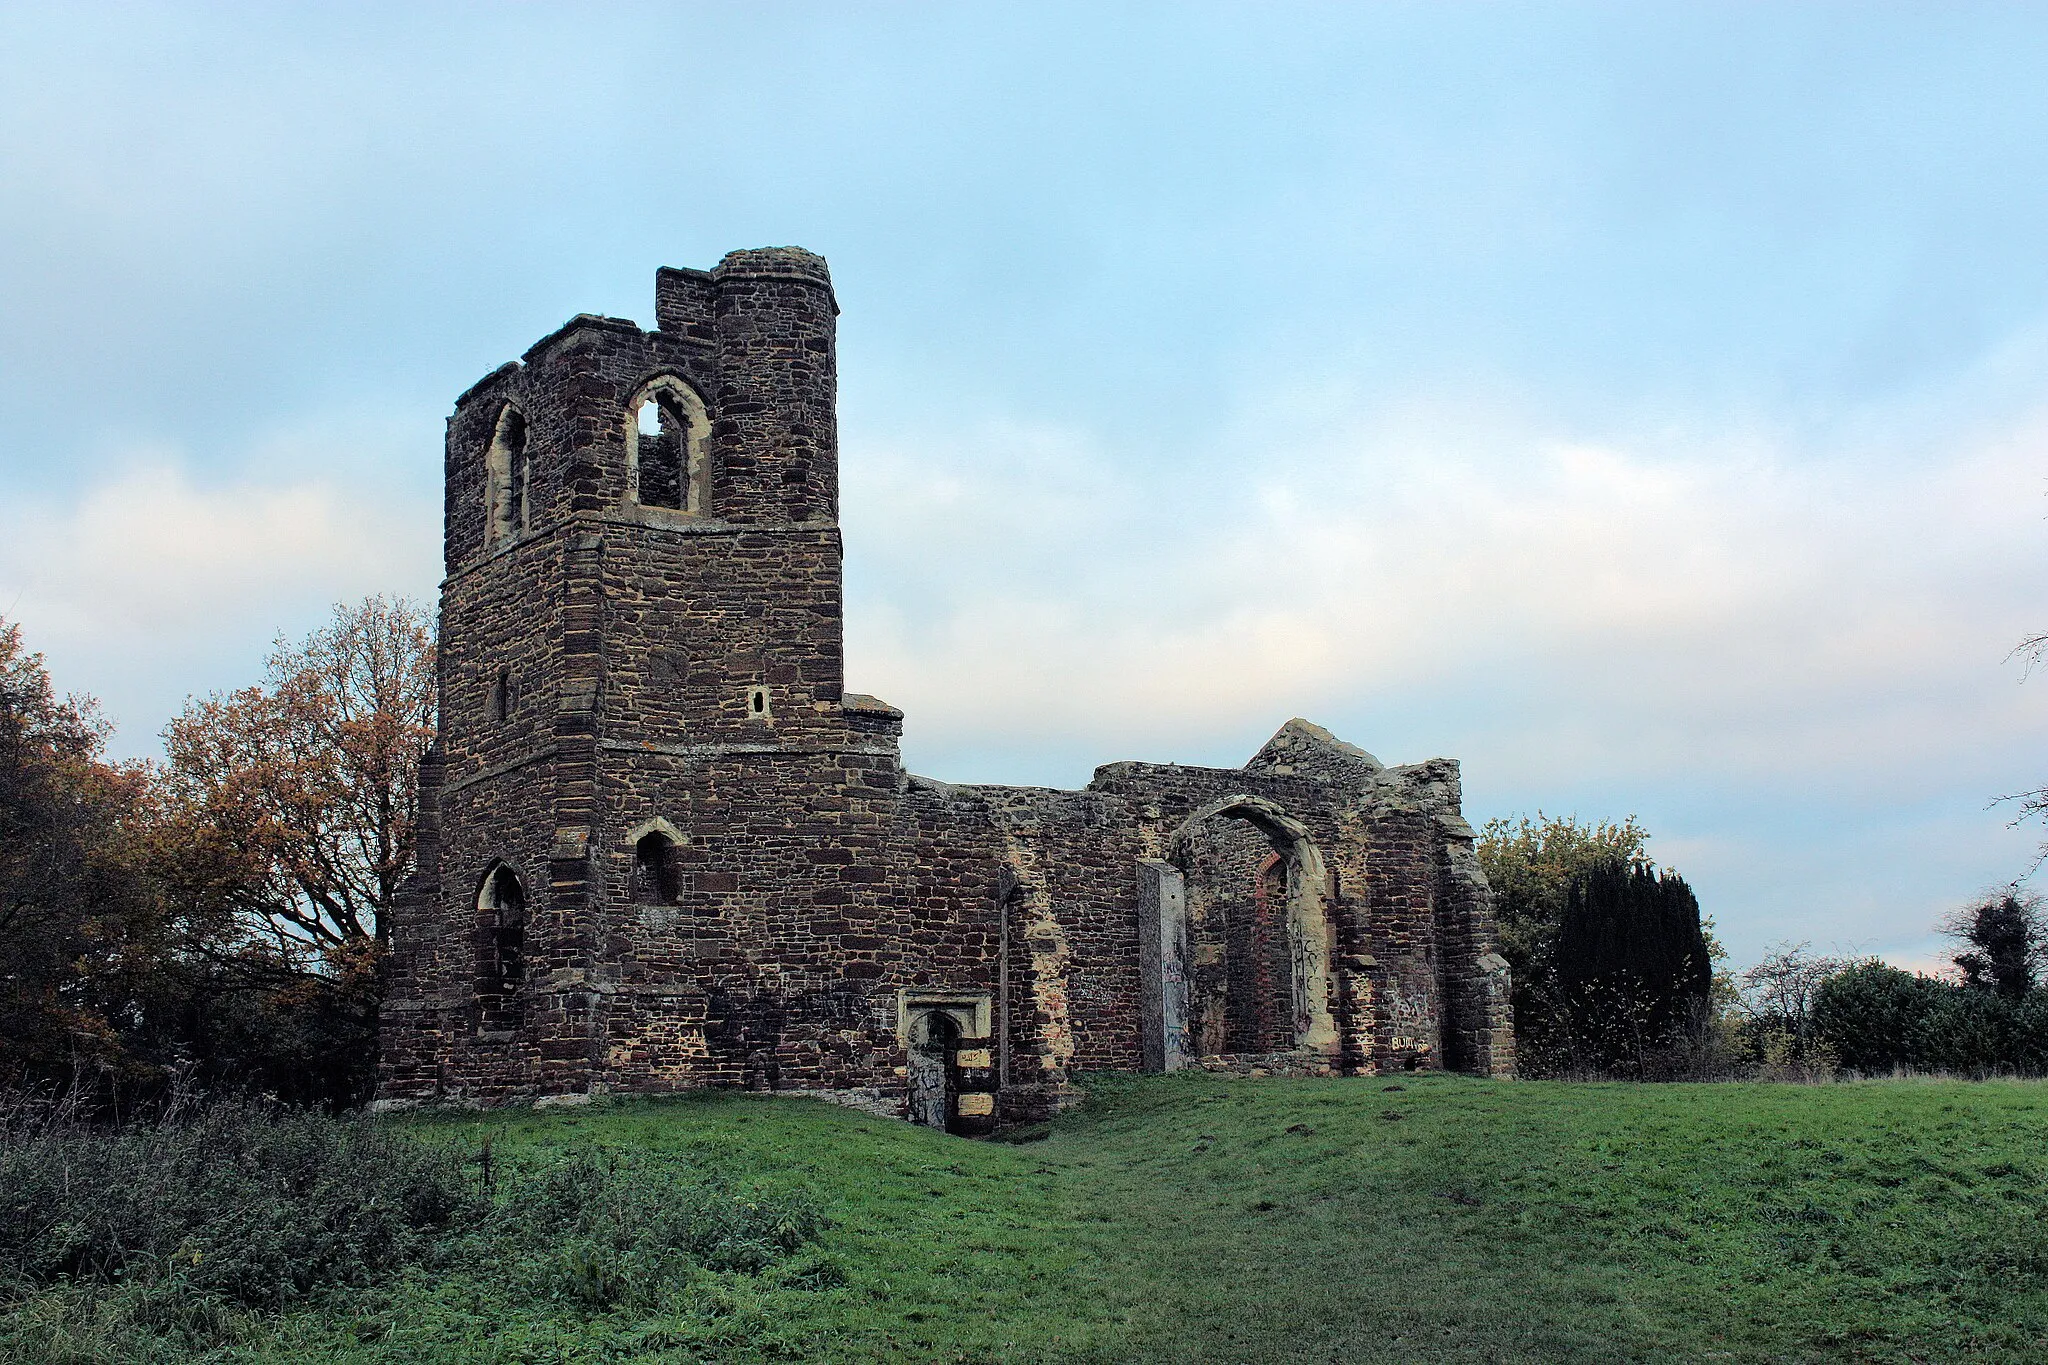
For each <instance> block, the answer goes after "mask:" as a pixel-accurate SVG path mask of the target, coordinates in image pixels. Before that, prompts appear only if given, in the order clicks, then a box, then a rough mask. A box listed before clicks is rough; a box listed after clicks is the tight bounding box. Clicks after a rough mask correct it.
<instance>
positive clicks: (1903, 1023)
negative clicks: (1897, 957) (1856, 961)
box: [1813, 962, 1941, 1073]
mask: <svg viewBox="0 0 2048 1365" xmlns="http://www.w3.org/2000/svg"><path fill="white" fill-rule="evenodd" d="M1940 988H1941V983H1940V982H1938V981H1929V980H1928V979H1927V978H1925V977H1920V976H1915V975H1913V974H1912V973H1911V972H1902V971H1900V970H1899V969H1898V968H1897V967H1891V966H1887V965H1886V964H1884V963H1882V962H1866V963H1863V964H1861V965H1859V966H1855V967H1851V968H1849V969H1848V970H1847V971H1844V972H1841V973H1839V974H1838V975H1836V976H1832V977H1829V978H1828V979H1827V980H1826V981H1825V982H1823V983H1822V984H1821V988H1820V990H1819V992H1818V993H1817V994H1816V995H1815V997H1814V1002H1813V1026H1814V1030H1815V1032H1817V1033H1818V1034H1819V1035H1820V1037H1821V1040H1822V1041H1823V1042H1825V1043H1826V1044H1827V1045H1828V1046H1829V1047H1831V1048H1833V1049H1834V1051H1835V1056H1836V1057H1837V1058H1838V1059H1839V1060H1840V1061H1841V1064H1842V1065H1843V1066H1846V1067H1850V1068H1852V1069H1853V1070H1857V1071H1862V1072H1867V1073H1879V1072H1889V1071H1891V1070H1893V1069H1895V1068H1897V1067H1902V1066H1918V1065H1920V1062H1919V1060H1918V1058H1919V1056H1920V1053H1921V1050H1922V1048H1923V1047H1924V1046H1925V1044H1926V1039H1927V1038H1928V1037H1929V1020H1928V1016H1929V1015H1930V1014H1931V1013H1932V1012H1933V1011H1934V1009H1935V1005H1936V1001H1935V998H1934V992H1935V991H1937V990H1939V989H1940Z"/></svg>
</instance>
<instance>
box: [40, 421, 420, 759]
mask: <svg viewBox="0 0 2048 1365" xmlns="http://www.w3.org/2000/svg"><path fill="white" fill-rule="evenodd" d="M271 453H272V454H278V453H280V452H278V451H275V450H273V451H272V452H271ZM267 463H274V464H275V465H277V466H279V467H288V468H305V467H308V464H307V463H306V462H304V461H300V460H292V459H276V460H274V461H269V462H267ZM313 467H318V466H317V465H314V466H313ZM330 467H331V466H330ZM378 492H379V494H380V496H378V497H376V498H374V499H373V498H371V497H367V496H364V495H362V494H360V493H358V492H356V491H354V490H351V489H346V488H344V487H342V486H340V485H337V484H336V483H333V482H330V481H324V480H304V481H281V480H264V479H258V478H247V477H245V478H241V479H236V480H231V481H227V482H222V483H214V484H201V483H198V482H195V480H194V479H193V478H192V476H191V474H190V473H189V471H188V470H187V468H186V466H185V464H184V463H183V462H182V461H181V460H180V459H178V458H177V457H176V456H175V455H174V454H172V453H170V452H166V451H162V450H141V451H132V452H129V453H128V454H127V455H126V456H125V457H124V458H123V459H122V460H120V461H118V462H117V463H116V464H115V466H114V469H113V471H112V472H110V473H109V474H108V475H107V476H106V477H105V478H103V479H102V480H100V481H98V482H96V483H93V484H91V485H90V486H88V487H87V488H85V489H84V491H83V492H82V493H81V494H79V495H78V496H77V497H76V498H75V499H74V500H72V501H70V502H68V503H66V502H59V501H54V500H53V501H46V502H44V503H42V504H41V505H39V506H36V507H35V508H34V510H33V512H32V513H30V514H26V515H24V514H21V513H17V514H16V515H14V516H11V517H10V518H9V521H10V534H9V535H8V537H7V538H6V540H5V542H4V544H0V608H4V610H5V614H6V615H7V616H9V617H10V618H12V619H14V620H16V621H19V622H20V623H21V625H22V627H23V630H24V633H25V634H26V635H27V637H28V641H29V643H30V645H31V647H32V648H35V649H38V650H41V651H43V652H44V653H45V654H46V655H47V656H48V657H49V660H50V665H51V670H52V673H53V674H54V675H55V677H56V679H57V682H58V685H59V686H60V687H62V688H65V689H67V690H76V691H83V692H90V693H93V694H95V695H97V696H98V697H99V698H100V700H101V701H102V703H103V704H104V706H105V708H106V710H107V712H108V714H109V716H110V718H112V719H113V720H115V722H116V723H117V725H118V726H119V730H118V731H117V735H116V750H117V752H121V753H131V754H132V753H142V752H147V751H149V750H150V749H151V748H152V736H153V735H154V732H155V730H156V729H157V727H159V726H160V725H161V724H162V723H163V722H164V721H165V720H166V719H168V718H169V716H170V715H171V714H172V713H174V712H175V711H176V710H177V709H178V707H179V706H180V705H182V703H183V701H184V699H185V697H186V696H188V695H191V694H193V693H201V692H209V691H215V690H222V689H228V688H233V687H238V686H242V685H244V684H246V683H248V682H252V681H254V680H255V677H254V665H255V663H256V661H257V660H259V659H260V658H261V656H262V654H263V653H264V651H265V650H266V648H267V647H268V645H269V643H270V641H271V640H272V639H273V638H274V637H275V636H276V635H277V634H279V633H286V634H291V633H296V632H298V631H301V630H303V629H305V628H306V627H308V626H310V625H312V624H314V623H316V622H318V621H319V620H320V619H322V618H323V617H324V616H325V614H326V612H327V609H328V607H329V605H330V604H331V603H333V602H336V601H346V600H350V599H353V598H356V597H360V596H362V595H364V594H366V593H371V592H387V593H388V592H411V593H413V594H415V595H417V594H419V593H421V592H422V590H423V589H426V588H430V587H431V585H432V583H433V582H434V564H435V560H436V555H437V550H438V547H437V546H436V545H435V543H434V542H435V540H436V539H437V536H436V531H437V522H438V517H436V516H435V514H434V509H433V508H432V507H431V506H401V507H399V508H393V507H392V506H391V503H392V501H393V500H394V499H393V495H392V493H391V491H390V490H389V489H380V490H378ZM238 665H239V667H240V668H241V669H242V670H243V671H242V672H236V671H234V670H235V669H236V667H237V666H238Z"/></svg>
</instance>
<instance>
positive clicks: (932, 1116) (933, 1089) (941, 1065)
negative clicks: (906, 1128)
mask: <svg viewBox="0 0 2048 1365" xmlns="http://www.w3.org/2000/svg"><path fill="white" fill-rule="evenodd" d="M908 1053H909V1057H908V1060H909V1067H908V1071H909V1075H908V1083H909V1090H910V1121H911V1122H912V1123H916V1124H921V1125H923V1126H924V1127H926V1128H936V1129H938V1130H939V1131H940V1132H945V1131H946V1130H947V1129H949V1128H950V1127H951V1126H952V1119H953V1108H954V1103H955V1099H956V1097H957V1096H958V1094H959V1092H960V1068H959V1054H960V1026H959V1025H958V1024H956V1023H954V1022H953V1020H952V1017H951V1016H950V1015H948V1014H946V1012H945V1011H943V1010H921V1011H919V1012H918V1013H917V1014H916V1015H915V1016H914V1017H913V1018H912V1019H911V1023H910V1046H909V1049H908Z"/></svg>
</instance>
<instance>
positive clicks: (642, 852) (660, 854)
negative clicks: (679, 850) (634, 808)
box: [633, 829, 683, 905]
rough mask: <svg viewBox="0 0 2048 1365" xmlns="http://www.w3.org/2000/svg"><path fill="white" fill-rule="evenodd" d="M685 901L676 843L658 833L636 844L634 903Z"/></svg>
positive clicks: (647, 834) (665, 903) (646, 836)
mask: <svg viewBox="0 0 2048 1365" xmlns="http://www.w3.org/2000/svg"><path fill="white" fill-rule="evenodd" d="M682 898H683V879H682V876H681V873H680V871H679V870H678V868H677V867H676V841H675V840H674V839H671V838H670V837H669V836H668V835H666V834H664V833H662V832H661V831H660V830H658V829H654V830H649V831H647V833H645V834H643V835H641V836H640V837H639V838H638V839H637V840H635V841H634V843H633V899H634V900H636V901H639V902H640V903H642V904H645V905H674V904H675V903H676V902H677V901H679V900H681V899H682Z"/></svg>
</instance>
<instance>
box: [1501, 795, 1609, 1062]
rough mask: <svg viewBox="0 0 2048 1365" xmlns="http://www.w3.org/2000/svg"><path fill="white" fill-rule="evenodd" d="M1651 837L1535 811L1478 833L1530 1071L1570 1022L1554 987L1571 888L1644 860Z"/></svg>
mask: <svg viewBox="0 0 2048 1365" xmlns="http://www.w3.org/2000/svg"><path fill="white" fill-rule="evenodd" d="M1648 840H1649V833H1648V831H1646V830H1645V829H1644V828H1643V827H1642V825H1641V824H1639V823H1638V822H1637V820H1636V817H1635V816H1633V815H1631V816H1628V817H1627V818H1625V819H1623V820H1621V821H1619V822H1618V823H1617V822H1615V821H1611V820H1602V821H1600V822H1598V823H1597V824H1585V823H1581V822H1580V820H1579V819H1578V817H1577V816H1561V817H1560V816H1547V815H1545V814H1544V813H1543V812H1542V811H1540V810H1539V811H1537V812H1536V816H1535V818H1534V819H1533V820H1532V819H1530V818H1529V817H1528V816H1526V815H1525V816H1519V817H1516V818H1515V819H1512V820H1510V819H1503V818H1496V819H1493V820H1489V821H1487V822H1486V824H1485V826H1484V827H1483V828H1482V829H1481V830H1480V832H1479V840H1478V846H1477V847H1478V853H1479V864H1480V866H1481V867H1482V868H1484V869H1485V871H1486V878H1487V880H1488V881H1489V882H1490V883H1492V886H1493V901H1494V912H1495V916H1496V918H1497V920H1498V923H1499V925H1500V951H1501V956H1502V957H1504V958H1506V959H1507V962H1508V967H1509V969H1510V979H1511V980H1512V981H1513V983H1514V984H1513V988H1512V989H1513V995H1512V997H1511V1003H1512V1008H1513V1011H1514V1020H1515V1041H1516V1045H1517V1047H1518V1049H1519V1050H1520V1051H1521V1052H1522V1053H1523V1057H1524V1062H1525V1065H1531V1066H1532V1067H1533V1068H1534V1069H1541V1067H1542V1065H1543V1054H1544V1053H1545V1052H1546V1051H1547V1050H1549V1049H1550V1048H1552V1047H1553V1046H1556V1045H1561V1044H1562V1042H1563V1039H1564V1036H1565V1034H1566V1032H1567V1031H1568V1021H1567V1019H1566V1016H1565V1010H1564V1002H1563V1000H1562V999H1561V997H1560V996H1559V993H1558V983H1557V962H1556V956H1557V927H1558V921H1559V919H1560V918H1561V917H1562V916H1563V914H1564V907H1565V902H1566V900H1567V899H1568V898H1569V896H1570V894H1571V889H1572V887H1573V886H1574V885H1576V884H1578V883H1580V882H1582V881H1583V880H1584V879H1585V878H1586V877H1587V876H1589V875H1590V874H1591V873H1592V872H1593V871H1594V870H1595V869H1596V868H1602V867H1631V866H1635V865H1637V864H1640V863H1645V862H1646V861H1647V857H1646V854H1645V852H1644V847H1645V845H1646V844H1647V842H1648Z"/></svg>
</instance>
